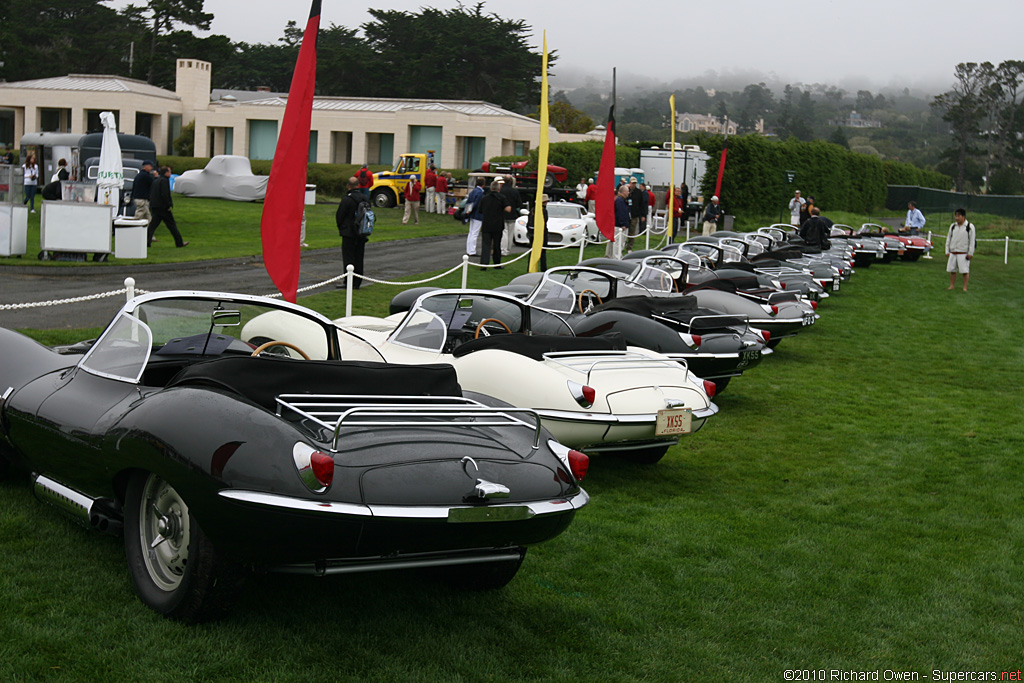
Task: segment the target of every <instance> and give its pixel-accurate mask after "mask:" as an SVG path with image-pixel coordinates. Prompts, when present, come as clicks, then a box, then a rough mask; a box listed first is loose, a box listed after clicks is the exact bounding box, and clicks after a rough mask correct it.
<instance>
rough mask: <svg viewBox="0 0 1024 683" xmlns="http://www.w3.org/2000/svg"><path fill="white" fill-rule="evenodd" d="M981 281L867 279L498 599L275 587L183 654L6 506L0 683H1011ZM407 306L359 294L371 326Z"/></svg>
mask: <svg viewBox="0 0 1024 683" xmlns="http://www.w3.org/2000/svg"><path fill="white" fill-rule="evenodd" d="M972 267H973V269H974V271H975V272H974V274H973V276H972V280H971V291H970V292H968V293H966V294H965V293H963V292H960V291H955V292H947V291H946V290H945V287H946V285H947V284H948V280H947V277H946V274H945V272H944V259H942V258H936V259H934V260H922V261H920V262H918V263H894V264H890V265H881V264H879V265H875V266H872V267H871V268H866V269H861V270H860V271H858V273H857V274H856V275H855V276H854V279H853V281H852V282H851V283H850V284H849V285H848V286H844V288H843V290H842V292H840V293H839V294H838V295H836V296H834V297H832V298H830V299H828V300H827V301H825V302H823V303H822V305H821V307H820V312H821V314H822V319H821V320H820V321H819V323H818V324H817V325H816V326H815V327H814V328H812V329H810V330H808V331H806V332H805V333H802V334H800V335H799V336H798V337H797V338H795V339H790V340H786V341H784V342H783V343H782V344H781V345H780V346H779V348H778V349H777V352H776V353H775V354H774V355H773V356H771V357H770V358H768V359H766V361H765V362H764V363H762V364H761V365H760V366H759V367H758V368H756V369H755V370H753V371H751V372H750V373H748V374H747V375H745V376H744V377H742V378H740V379H738V380H736V381H735V382H733V383H732V384H731V385H730V387H729V390H728V391H727V392H725V393H724V394H723V395H722V396H721V397H719V398H718V399H716V401H717V403H718V404H719V405H720V407H721V412H720V413H719V414H718V415H717V416H716V417H715V418H714V419H713V420H711V421H709V423H708V425H707V427H706V428H705V429H704V430H702V431H701V432H699V433H698V434H696V435H693V436H691V437H688V438H686V439H685V441H684V443H683V444H681V445H679V446H677V447H675V448H674V449H672V450H671V451H670V452H669V454H668V456H666V458H665V459H664V460H663V461H662V462H661V463H659V464H658V465H655V466H650V467H644V466H638V465H632V464H629V463H626V462H623V461H621V460H618V459H616V458H614V457H612V456H595V457H594V459H593V460H592V463H591V468H590V474H589V476H588V478H587V480H586V482H585V487H586V488H587V490H588V491H589V492H590V494H591V495H592V496H593V499H592V502H591V505H590V506H588V507H587V508H585V509H583V510H582V511H581V512H580V513H579V515H578V516H577V518H576V522H575V523H574V524H573V525H572V526H571V527H570V528H569V530H568V531H567V532H566V533H565V534H563V535H562V536H561V537H559V538H558V539H556V540H555V541H553V542H551V543H548V544H545V545H542V546H539V547H537V548H534V549H532V550H531V551H530V553H529V555H528V557H527V560H526V562H525V564H524V565H523V569H522V570H521V572H520V574H519V576H518V577H517V578H516V579H515V580H514V581H513V582H512V583H511V584H510V585H509V586H508V587H507V588H506V589H504V590H502V591H498V592H496V593H492V594H471V593H463V592H460V591H458V590H453V589H449V588H446V587H443V586H441V585H440V584H437V583H434V582H433V581H431V580H429V579H427V578H425V577H422V576H420V575H418V574H415V573H377V574H369V575H362V576H347V577H333V578H328V579H312V578H297V577H284V576H261V577H253V578H252V579H251V580H250V581H249V583H248V584H247V590H246V591H245V592H244V593H243V595H242V598H241V600H240V602H239V603H238V605H237V607H236V609H235V610H234V612H233V614H232V615H231V616H230V617H229V618H228V619H226V620H225V621H223V622H219V623H215V624H208V625H203V626H200V627H191V628H190V627H184V626H180V625H178V624H175V623H171V622H168V621H166V620H164V619H162V618H160V617H158V616H156V615H155V614H153V613H152V612H150V611H149V610H148V609H146V608H145V607H144V606H143V605H142V604H141V603H140V602H139V601H138V600H137V599H136V598H135V597H134V593H133V590H132V587H131V582H130V580H129V577H128V572H127V569H126V566H125V561H124V553H123V549H122V546H121V542H120V540H119V539H115V538H112V537H107V536H100V535H97V534H94V533H92V532H88V531H86V530H84V529H81V528H79V527H77V526H76V525H75V524H74V523H72V522H71V521H69V520H68V519H67V518H65V517H63V516H62V515H61V514H60V513H58V512H57V511H56V510H54V509H53V508H51V507H49V506H46V505H44V504H42V503H40V502H38V501H36V500H35V499H33V497H32V495H31V491H30V489H29V486H28V485H27V483H26V482H24V481H17V482H6V483H2V484H0V610H2V611H0V680H47V681H51V680H52V681H80V680H109V681H115V680H202V681H208V680H245V681H283V680H288V681H317V682H319V681H327V680H330V681H427V680H429V681H490V680H493V681H510V680H511V681H539V680H558V681H634V680H649V681H701V680H744V681H746V680H749V681H762V680H775V681H779V680H784V679H783V672H784V671H785V670H787V669H822V668H823V669H826V670H831V669H843V670H860V671H876V670H877V671H879V672H882V671H884V670H886V669H891V670H913V671H917V672H920V673H921V674H928V675H929V676H930V675H931V673H932V670H933V669H941V670H943V671H995V672H996V674H997V676H998V675H1000V674H1001V672H1002V671H1004V670H1011V669H1012V670H1013V671H1016V670H1017V669H1019V668H1020V657H1021V645H1022V642H1024V639H1022V636H1021V634H1022V632H1024V609H1022V595H1024V562H1022V559H1024V558H1022V551H1021V548H1022V547H1024V519H1022V517H1021V509H1022V505H1021V497H1022V491H1024V468H1022V466H1021V465H1022V457H1021V454H1022V451H1024V428H1022V426H1021V408H1020V405H1021V386H1024V350H1022V349H1024V346H1022V344H1021V339H1022V336H1024V310H1022V308H1024V307H1022V301H1024V297H1022V294H1024V291H1022V290H1024V285H1022V282H1024V260H1022V259H1020V258H1017V259H1011V261H1010V264H1009V266H1004V265H1003V264H1002V259H1001V254H1000V256H999V257H996V256H987V255H982V256H980V257H978V258H977V259H975V260H974V262H973V266H972ZM508 274H509V271H508V270H506V271H505V277H507V276H508ZM492 275H493V276H494V277H497V275H498V274H488V275H487V276H480V277H488V278H489V277H492ZM473 284H474V285H477V282H474V283H473ZM479 286H485V283H484V282H480V283H479ZM393 291H394V290H390V289H387V288H384V287H368V288H366V289H364V290H360V292H359V294H358V296H357V302H358V305H359V307H360V309H361V312H369V313H377V314H381V313H383V308H382V307H383V306H384V305H385V304H386V301H387V300H388V299H389V298H390V296H391V293H393ZM342 301H343V298H342V297H341V296H340V295H339V294H337V293H334V292H332V293H328V294H321V295H317V296H314V297H309V298H308V299H303V303H306V304H309V305H312V306H313V307H315V308H317V309H318V310H322V311H324V312H326V313H328V314H329V315H338V314H340V313H339V312H337V307H338V306H339V305H340V302H342Z"/></svg>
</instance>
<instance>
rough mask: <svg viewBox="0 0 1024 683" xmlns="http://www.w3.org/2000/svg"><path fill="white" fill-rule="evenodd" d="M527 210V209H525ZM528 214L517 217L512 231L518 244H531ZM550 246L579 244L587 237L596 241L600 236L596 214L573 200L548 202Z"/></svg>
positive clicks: (591, 240)
mask: <svg viewBox="0 0 1024 683" xmlns="http://www.w3.org/2000/svg"><path fill="white" fill-rule="evenodd" d="M524 211H525V209H524ZM527 218H528V215H527V214H524V215H522V216H520V217H519V218H517V219H516V227H515V230H514V232H513V233H512V236H513V239H515V242H516V244H521V245H523V246H529V244H530V239H529V233H528V232H527V230H526V222H527ZM547 228H548V246H549V247H557V246H562V245H566V244H579V243H580V241H581V240H583V239H584V237H586V239H587V240H588V241H590V242H596V241H597V240H598V238H599V237H600V235H599V233H598V231H597V222H596V221H595V220H594V214H592V213H587V210H586V209H585V208H584V207H582V206H580V205H579V204H574V203H572V202H548V226H547Z"/></svg>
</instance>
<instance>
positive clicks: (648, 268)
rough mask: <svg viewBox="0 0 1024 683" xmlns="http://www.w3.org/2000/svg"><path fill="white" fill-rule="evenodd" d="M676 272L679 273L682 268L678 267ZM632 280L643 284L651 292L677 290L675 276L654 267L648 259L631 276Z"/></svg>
mask: <svg viewBox="0 0 1024 683" xmlns="http://www.w3.org/2000/svg"><path fill="white" fill-rule="evenodd" d="M663 262H664V260H663ZM678 272H679V273H681V272H682V269H681V268H680V269H678ZM676 277H678V274H677V275H676ZM633 282H635V283H637V284H640V285H643V286H644V287H646V288H647V289H649V290H651V291H652V292H673V291H679V290H678V287H677V286H676V280H675V278H674V277H673V276H672V275H671V274H670V273H669V272H668V271H666V270H662V269H661V268H655V267H654V266H653V265H651V264H650V263H649V262H648V261H644V265H643V267H642V268H641V269H640V272H639V273H638V274H637V275H636V277H634V278H633Z"/></svg>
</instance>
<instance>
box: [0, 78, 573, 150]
mask: <svg viewBox="0 0 1024 683" xmlns="http://www.w3.org/2000/svg"><path fill="white" fill-rule="evenodd" d="M210 85H211V66H210V63H209V62H204V61H201V60H196V59H179V60H178V63H177V72H176V82H175V89H174V91H173V92H172V91H170V90H165V89H163V88H157V87H155V86H152V85H149V84H147V83H144V82H142V81H137V80H133V79H130V78H121V77H118V76H98V75H75V74H72V75H69V76H64V77H59V78H44V79H38V80H30V81H19V82H15V83H0V119H6V121H5V122H4V123H5V125H3V126H0V131H3V130H10V131H11V139H10V140H9V142H10V143H11V144H14V145H15V146H17V143H18V141H19V140H20V139H21V137H22V135H24V134H25V133H32V132H49V131H52V132H67V133H82V134H84V133H86V132H93V131H98V130H100V129H101V126H100V125H99V114H100V112H101V111H113V112H114V113H115V116H116V118H117V124H118V130H119V131H120V132H122V133H134V134H137V135H145V136H147V137H149V138H151V139H152V140H153V141H154V143H155V144H156V148H157V153H158V154H169V153H171V147H172V143H173V141H174V139H175V138H176V137H177V136H178V135H179V134H180V133H181V128H182V126H183V125H187V124H188V123H190V122H192V121H194V122H195V154H196V156H213V155H214V154H240V155H243V156H248V157H249V158H251V159H271V158H273V155H274V149H275V147H276V145H277V137H278V132H279V129H280V126H281V121H282V119H283V118H284V109H285V103H286V101H287V94H284V93H271V92H250V91H225V90H218V91H213V92H211V88H210ZM310 132H311V136H310V150H309V153H310V154H309V159H310V162H320V163H354V164H361V163H369V164H385V165H390V164H391V163H392V162H393V161H394V157H395V155H397V154H400V153H402V152H425V151H427V150H433V151H434V153H435V158H436V159H437V163H438V166H441V167H445V168H477V167H479V166H480V163H481V162H483V161H484V160H486V159H488V158H491V157H495V156H506V155H511V154H526V153H527V152H528V151H529V150H530V149H531V148H533V147H536V146H537V145H538V144H539V143H540V124H539V122H538V121H536V120H534V119H531V118H529V117H526V116H522V115H520V114H516V113H514V112H511V111H508V110H505V109H502V108H501V107H498V106H496V105H493V104H490V103H488V102H482V101H463V100H422V99H400V98H394V99H385V98H369V97H353V98H345V97H317V98H315V99H314V102H313V115H312V126H311V131H310ZM549 137H550V140H551V142H559V141H567V140H576V139H580V138H582V137H584V136H568V135H560V134H559V133H558V132H557V131H556V130H555V129H554V128H550V129H549Z"/></svg>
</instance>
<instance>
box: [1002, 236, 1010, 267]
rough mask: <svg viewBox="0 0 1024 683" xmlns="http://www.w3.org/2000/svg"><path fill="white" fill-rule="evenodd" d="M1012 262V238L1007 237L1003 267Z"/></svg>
mask: <svg viewBox="0 0 1024 683" xmlns="http://www.w3.org/2000/svg"><path fill="white" fill-rule="evenodd" d="M1009 262H1010V236H1009V235H1007V236H1006V246H1005V247H1003V265H1004V266H1005V265H1006V264H1007V263H1009Z"/></svg>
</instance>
